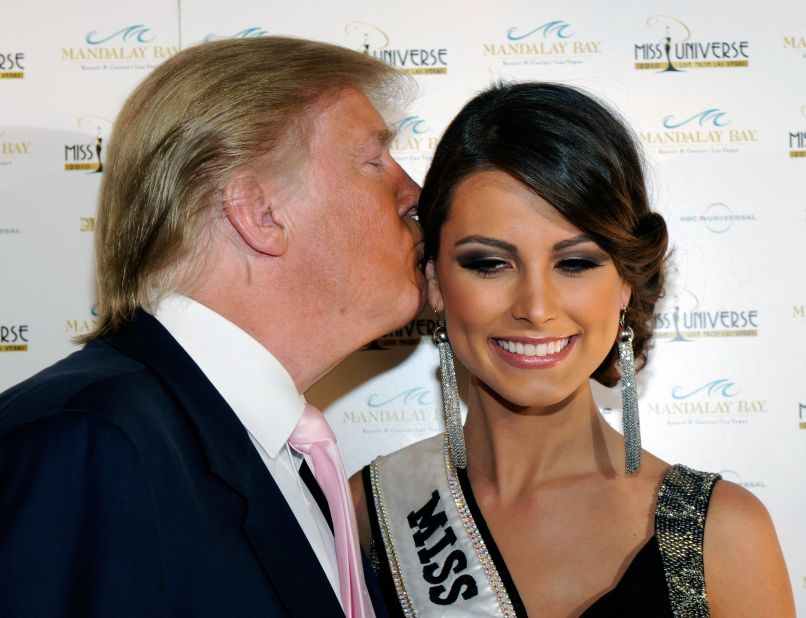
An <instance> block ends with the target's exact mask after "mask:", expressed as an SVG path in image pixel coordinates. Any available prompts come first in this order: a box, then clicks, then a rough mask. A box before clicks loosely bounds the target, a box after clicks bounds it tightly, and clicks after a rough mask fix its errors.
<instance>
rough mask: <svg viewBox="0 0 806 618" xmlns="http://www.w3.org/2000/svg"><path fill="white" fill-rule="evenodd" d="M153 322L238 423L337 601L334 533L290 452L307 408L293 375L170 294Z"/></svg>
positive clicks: (207, 312) (232, 328) (217, 319)
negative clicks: (187, 358)
mask: <svg viewBox="0 0 806 618" xmlns="http://www.w3.org/2000/svg"><path fill="white" fill-rule="evenodd" d="M154 317H156V318H157V320H159V321H160V323H161V324H162V325H163V326H164V327H165V328H166V329H167V330H168V332H169V333H171V335H172V336H173V338H174V339H176V340H177V341H178V342H179V345H181V346H182V348H183V349H184V350H185V352H187V353H188V355H189V356H190V358H192V359H193V361H194V362H195V363H196V364H197V365H198V366H199V368H200V369H201V370H202V372H203V373H204V375H205V376H207V379H208V380H210V382H211V383H212V384H213V386H214V387H215V388H216V390H217V391H218V392H219V393H220V394H221V396H222V397H223V398H224V400H225V401H226V402H227V403H228V404H229V406H230V407H231V408H232V409H233V410H234V411H235V414H236V415H237V416H238V418H239V419H240V421H241V423H243V425H244V427H245V428H246V431H247V432H248V433H249V437H250V439H251V440H252V444H254V445H255V448H256V449H257V452H258V453H259V454H260V458H261V459H262V460H263V463H265V464H266V468H267V469H268V470H269V473H270V474H271V475H272V477H273V478H274V481H275V483H277V486H278V487H279V488H280V492H281V493H282V494H283V497H285V499H286V502H288V505H289V506H290V507H291V510H292V511H293V513H294V515H295V516H296V518H297V521H298V522H299V525H300V527H301V528H302V531H303V532H304V533H305V536H306V537H307V539H308V542H309V543H310V545H311V547H312V548H313V551H314V553H315V554H316V557H317V558H318V559H319V562H320V564H321V565H322V569H323V570H324V572H325V574H326V575H327V578H328V580H330V585H331V586H332V587H333V592H335V593H336V598H338V599H339V601H340V602H341V601H342V599H341V593H340V586H339V571H338V563H337V562H336V545H335V541H334V538H333V533H332V532H331V531H330V528H329V527H328V525H327V521H326V520H325V517H324V515H322V512H321V511H320V510H319V507H318V506H317V505H316V501H315V500H314V498H313V496H312V495H311V493H310V491H309V490H308V488H307V487H306V486H305V484H304V483H302V481H301V479H300V477H299V473H298V471H299V467H300V465H302V461H303V459H302V455H300V454H299V453H297V452H296V451H293V450H292V449H291V448H290V447H289V446H288V438H289V437H290V436H291V433H292V432H293V431H294V429H295V428H296V426H297V424H298V423H299V421H300V419H301V418H302V411H303V409H304V407H305V398H304V397H303V396H302V395H301V394H300V393H299V392H297V388H296V385H295V384H294V381H293V380H292V379H291V376H290V375H289V374H288V372H287V371H286V370H285V368H284V367H283V366H282V365H281V364H280V362H279V361H278V360H277V359H276V358H275V357H274V356H273V355H272V354H271V352H269V351H268V350H267V349H266V348H264V347H263V346H262V345H261V344H260V343H258V342H257V341H256V340H255V339H253V338H252V337H251V336H250V335H248V334H247V333H246V332H244V331H243V330H241V329H240V328H238V327H237V326H236V325H235V324H233V323H232V322H230V321H229V320H227V319H226V318H224V317H223V316H221V315H219V314H218V313H216V312H215V311H213V310H212V309H210V308H208V307H206V306H204V305H202V304H201V303H198V302H196V301H194V300H193V299H190V298H188V297H186V296H181V295H179V294H171V295H169V296H168V297H166V298H165V299H164V300H162V301H161V302H160V304H159V306H158V308H157V311H156V314H155V316H154ZM280 542H282V539H280ZM342 606H343V602H342Z"/></svg>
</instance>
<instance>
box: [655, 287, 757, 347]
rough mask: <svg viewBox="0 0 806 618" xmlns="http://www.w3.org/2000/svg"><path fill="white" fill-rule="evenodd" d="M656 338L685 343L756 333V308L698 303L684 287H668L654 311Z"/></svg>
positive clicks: (749, 335)
mask: <svg viewBox="0 0 806 618" xmlns="http://www.w3.org/2000/svg"><path fill="white" fill-rule="evenodd" d="M654 336H655V338H656V339H664V340H668V341H667V343H687V342H692V341H696V340H698V339H712V338H718V339H721V338H724V337H756V336H758V309H751V308H746V307H740V308H737V307H708V306H701V305H700V300H699V298H697V296H696V295H695V294H694V293H693V292H691V291H690V290H687V289H686V288H678V289H676V290H675V289H670V290H669V294H668V295H667V296H666V298H665V299H664V302H663V305H661V306H660V310H659V311H658V312H657V313H656V314H655V332H654Z"/></svg>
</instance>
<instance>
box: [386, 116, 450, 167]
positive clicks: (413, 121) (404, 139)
mask: <svg viewBox="0 0 806 618" xmlns="http://www.w3.org/2000/svg"><path fill="white" fill-rule="evenodd" d="M391 128H392V129H393V130H394V132H395V136H394V138H392V142H391V144H389V148H390V150H391V151H392V156H394V158H395V159H396V160H397V161H398V162H405V161H412V162H413V161H425V162H428V161H430V160H431V158H432V156H433V154H434V149H435V148H436V147H437V142H438V141H439V136H438V135H437V134H436V133H435V132H434V130H433V129H432V128H431V124H430V123H429V122H428V120H426V119H425V118H423V117H422V116H418V115H410V116H406V117H404V118H401V119H399V120H397V121H396V122H393V123H392V124H391Z"/></svg>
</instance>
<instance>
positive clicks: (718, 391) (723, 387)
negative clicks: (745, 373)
mask: <svg viewBox="0 0 806 618" xmlns="http://www.w3.org/2000/svg"><path fill="white" fill-rule="evenodd" d="M697 394H701V395H705V396H706V397H725V398H730V397H736V396H737V395H738V394H739V389H738V388H737V386H736V383H735V382H731V381H730V380H728V379H727V378H720V379H718V380H713V381H711V382H708V383H707V384H703V385H702V386H700V387H698V388H695V389H694V390H693V391H688V392H685V391H684V390H683V387H682V386H679V385H678V386H675V387H674V388H673V389H672V397H673V398H674V399H678V400H680V399H690V398H692V397H694V396H695V395H697Z"/></svg>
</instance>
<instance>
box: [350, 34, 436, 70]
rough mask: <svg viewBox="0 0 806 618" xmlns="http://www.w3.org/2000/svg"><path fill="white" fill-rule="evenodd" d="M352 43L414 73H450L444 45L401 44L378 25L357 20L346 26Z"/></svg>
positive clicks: (368, 52)
mask: <svg viewBox="0 0 806 618" xmlns="http://www.w3.org/2000/svg"><path fill="white" fill-rule="evenodd" d="M344 33H345V34H346V35H347V37H348V38H349V41H350V46H351V47H352V48H353V49H356V50H358V51H360V52H362V53H364V54H367V55H369V56H372V57H374V58H377V59H378V60H382V61H383V62H385V63H387V64H390V65H392V66H393V67H396V68H398V69H400V70H401V71H403V72H404V73H409V74H412V75H444V74H445V73H447V72H448V50H447V49H446V48H445V47H437V46H433V47H427V46H423V47H398V46H396V45H392V44H391V42H390V39H389V35H387V34H386V32H384V31H383V30H381V29H380V28H379V27H378V26H375V25H373V24H368V23H366V22H363V21H354V22H351V23H349V24H347V25H346V26H345V27H344Z"/></svg>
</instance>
